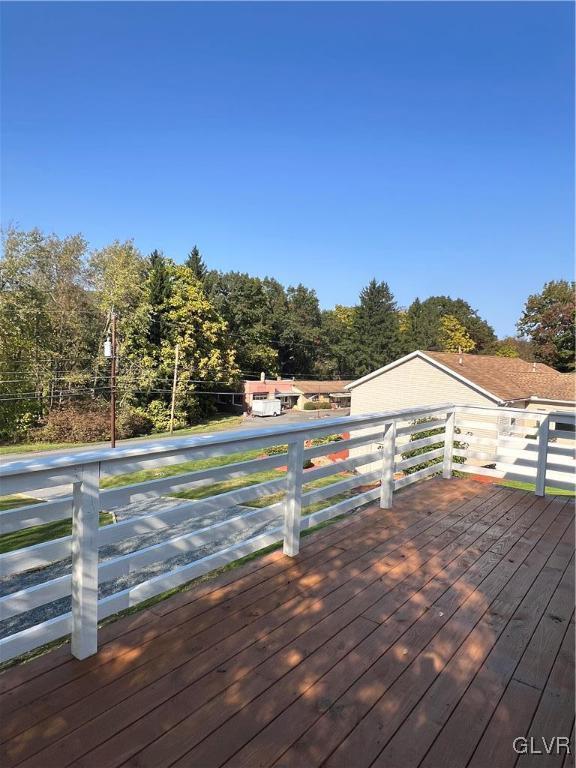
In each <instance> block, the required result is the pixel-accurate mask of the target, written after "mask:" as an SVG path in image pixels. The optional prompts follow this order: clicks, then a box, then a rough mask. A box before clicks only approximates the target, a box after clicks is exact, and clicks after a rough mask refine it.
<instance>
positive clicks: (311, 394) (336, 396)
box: [244, 375, 351, 411]
mask: <svg viewBox="0 0 576 768" xmlns="http://www.w3.org/2000/svg"><path fill="white" fill-rule="evenodd" d="M349 383H350V382H348V381H311V380H310V381H295V380H294V379H281V378H280V377H278V378H276V379H267V378H266V377H265V376H264V375H262V376H261V377H260V380H259V381H245V382H244V407H245V409H246V411H249V410H250V409H251V408H252V402H253V401H254V400H267V399H271V398H276V399H278V400H281V401H282V404H283V406H284V407H285V408H286V409H291V408H296V409H298V410H304V409H305V405H306V403H315V402H318V401H323V402H329V403H330V404H331V406H332V408H335V409H336V408H347V407H349V406H350V398H351V395H350V392H348V391H347V390H346V386H347V385H348V384H349Z"/></svg>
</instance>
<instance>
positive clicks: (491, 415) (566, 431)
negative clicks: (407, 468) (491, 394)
mask: <svg viewBox="0 0 576 768" xmlns="http://www.w3.org/2000/svg"><path fill="white" fill-rule="evenodd" d="M455 429H456V434H455V435H454V440H455V447H454V451H453V455H454V456H455V457H460V458H461V459H464V462H465V463H463V464H460V465H458V466H457V469H458V470H459V471H462V472H467V473H471V474H475V475H483V476H486V477H493V478H497V479H503V480H514V481H519V482H522V483H528V484H530V485H532V484H533V485H534V487H535V493H536V494H537V495H538V496H543V495H544V493H545V491H546V488H552V489H559V490H569V491H574V474H575V471H576V461H575V459H576V452H575V448H576V442H575V436H576V435H575V416H574V412H573V411H572V412H571V411H557V412H552V413H544V412H538V411H527V410H522V409H517V408H483V407H480V406H458V407H457V408H456V412H455Z"/></svg>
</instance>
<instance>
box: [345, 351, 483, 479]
mask: <svg viewBox="0 0 576 768" xmlns="http://www.w3.org/2000/svg"><path fill="white" fill-rule="evenodd" d="M441 403H456V404H458V405H483V406H490V407H492V408H494V407H496V403H495V402H494V401H493V400H490V399H489V398H488V397H486V396H485V395H482V394H481V393H480V392H477V391H476V390H475V389H472V387H470V386H468V385H467V384H465V383H464V382H461V381H459V380H458V379H457V378H456V377H454V376H451V375H450V374H449V373H447V372H446V371H443V370H441V369H440V368H437V367H436V366H435V365H432V363H429V362H427V361H426V360H422V359H421V358H418V357H414V358H412V359H411V360H407V361H406V362H405V363H402V364H401V365H397V366H396V367H395V368H391V369H390V370H388V371H385V372H384V373H381V374H380V375H379V376H375V377H374V378H373V379H370V380H369V381H366V382H364V383H363V384H359V385H358V386H357V387H354V389H353V390H352V403H351V410H350V415H352V416H355V415H356V414H361V413H377V412H379V411H392V410H400V409H402V408H411V407H417V406H419V405H421V406H426V405H435V404H441ZM369 431H370V430H357V431H355V432H354V436H356V435H361V434H364V433H367V432H369ZM378 439H379V436H378V437H376V440H375V442H374V443H373V444H371V445H366V446H362V447H361V448H356V449H352V450H351V451H350V453H351V455H360V454H362V453H368V452H371V451H375V450H377V445H378ZM376 468H377V465H376V464H370V465H365V466H363V467H359V468H358V469H359V471H361V472H369V471H372V470H375V469H376Z"/></svg>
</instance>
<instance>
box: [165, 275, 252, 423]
mask: <svg viewBox="0 0 576 768" xmlns="http://www.w3.org/2000/svg"><path fill="white" fill-rule="evenodd" d="M167 268H168V271H169V274H170V277H171V280H172V286H173V288H172V291H171V294H170V297H169V298H168V300H167V302H166V316H165V317H166V338H165V339H163V341H162V350H161V355H160V361H159V366H158V374H159V375H160V376H164V377H169V376H170V374H171V373H172V370H173V367H174V350H175V347H176V344H178V346H179V349H180V376H179V378H178V391H177V395H178V404H179V407H180V408H181V409H182V410H183V411H184V412H185V414H186V417H187V419H188V420H189V421H190V420H192V419H194V418H196V417H197V416H198V415H199V414H201V413H202V412H205V411H206V403H207V402H209V401H207V400H206V399H202V400H199V399H198V397H197V396H195V394H194V393H195V391H198V390H199V391H201V392H210V391H214V392H218V391H221V390H222V389H223V388H226V387H229V386H231V385H233V384H234V383H235V382H237V381H238V379H239V377H240V371H239V370H238V366H237V364H236V353H235V350H234V346H233V344H232V343H231V340H230V337H229V334H228V326H227V324H226V322H225V321H224V320H223V319H222V317H220V315H219V314H218V312H217V311H216V310H215V308H214V306H213V304H212V303H211V302H210V300H209V299H208V297H207V296H206V294H205V293H204V290H203V288H202V284H201V283H200V281H199V280H198V279H197V278H196V277H195V276H194V275H193V274H191V272H190V270H189V269H188V268H187V267H186V266H177V265H173V264H169V265H168V267H167ZM167 394H168V393H166V395H167ZM166 400H167V397H166Z"/></svg>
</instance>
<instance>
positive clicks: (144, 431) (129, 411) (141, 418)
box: [116, 406, 154, 440]
mask: <svg viewBox="0 0 576 768" xmlns="http://www.w3.org/2000/svg"><path fill="white" fill-rule="evenodd" d="M153 429H154V422H153V421H152V419H151V418H150V417H149V416H147V415H146V413H144V412H143V411H142V410H141V409H140V408H132V407H130V406H126V407H125V408H122V409H121V410H120V413H119V414H118V417H117V419H116V434H117V436H118V437H119V438H120V439H121V440H124V439H125V438H127V437H142V436H143V435H149V434H150V432H152V430H153Z"/></svg>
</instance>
